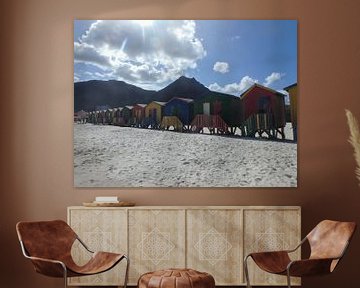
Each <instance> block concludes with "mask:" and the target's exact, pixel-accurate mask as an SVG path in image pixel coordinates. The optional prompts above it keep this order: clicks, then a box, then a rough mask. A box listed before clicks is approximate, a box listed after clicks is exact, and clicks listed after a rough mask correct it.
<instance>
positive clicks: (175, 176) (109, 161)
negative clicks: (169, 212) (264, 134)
mask: <svg viewBox="0 0 360 288" xmlns="http://www.w3.org/2000/svg"><path fill="white" fill-rule="evenodd" d="M286 132H287V135H289V134H290V132H289V131H286ZM74 185H75V187H296V186H297V144H296V143H289V142H280V141H267V140H254V139H243V138H237V137H220V136H216V135H206V134H187V133H176V132H171V131H158V130H148V129H138V128H128V127H116V126H105V125H104V126H103V125H99V126H97V125H93V124H74Z"/></svg>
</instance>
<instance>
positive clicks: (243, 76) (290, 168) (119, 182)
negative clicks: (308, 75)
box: [74, 20, 297, 187]
mask: <svg viewBox="0 0 360 288" xmlns="http://www.w3.org/2000/svg"><path fill="white" fill-rule="evenodd" d="M74 186H75V187H297V21H296V20H75V21H74Z"/></svg>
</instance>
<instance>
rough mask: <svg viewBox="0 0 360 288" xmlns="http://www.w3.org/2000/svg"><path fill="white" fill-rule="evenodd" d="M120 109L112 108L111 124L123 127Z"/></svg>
mask: <svg viewBox="0 0 360 288" xmlns="http://www.w3.org/2000/svg"><path fill="white" fill-rule="evenodd" d="M122 109H123V108H122V107H117V108H114V117H113V124H114V125H123V124H124V120H123V118H122Z"/></svg>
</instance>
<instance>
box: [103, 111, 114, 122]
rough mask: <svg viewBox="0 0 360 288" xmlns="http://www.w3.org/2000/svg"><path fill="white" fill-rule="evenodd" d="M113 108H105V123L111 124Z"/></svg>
mask: <svg viewBox="0 0 360 288" xmlns="http://www.w3.org/2000/svg"><path fill="white" fill-rule="evenodd" d="M113 116H114V109H110V108H109V109H107V110H106V111H105V124H113Z"/></svg>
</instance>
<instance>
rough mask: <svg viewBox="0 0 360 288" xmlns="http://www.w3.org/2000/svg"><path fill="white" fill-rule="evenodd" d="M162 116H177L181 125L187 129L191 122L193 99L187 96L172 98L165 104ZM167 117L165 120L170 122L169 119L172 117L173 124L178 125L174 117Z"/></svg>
mask: <svg viewBox="0 0 360 288" xmlns="http://www.w3.org/2000/svg"><path fill="white" fill-rule="evenodd" d="M164 116H169V117H170V116H174V117H177V118H178V119H179V120H180V121H181V123H182V124H183V127H184V128H185V129H188V128H189V126H190V124H191V121H192V120H193V118H194V100H193V99H189V98H179V97H174V98H172V99H171V100H170V101H169V102H167V103H166V104H165V107H164ZM167 119H168V120H167V122H168V123H170V122H171V121H170V120H171V119H173V120H174V121H175V122H174V124H176V125H177V126H178V123H177V121H176V119H175V118H167ZM172 126H174V125H172ZM174 127H175V126H174Z"/></svg>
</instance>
